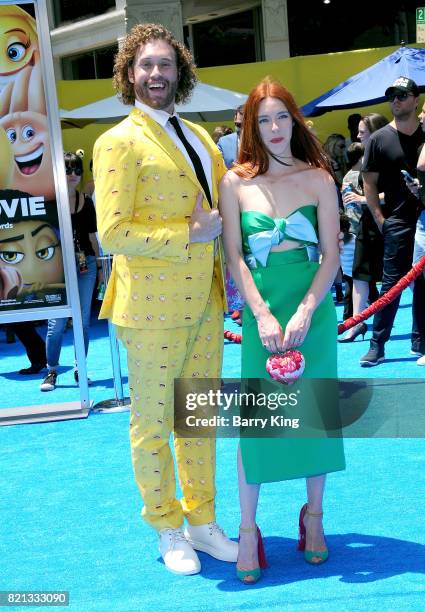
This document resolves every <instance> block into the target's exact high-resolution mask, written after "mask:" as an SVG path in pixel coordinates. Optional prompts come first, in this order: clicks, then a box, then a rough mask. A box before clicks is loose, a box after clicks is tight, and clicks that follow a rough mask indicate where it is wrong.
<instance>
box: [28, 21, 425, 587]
mask: <svg viewBox="0 0 425 612" xmlns="http://www.w3.org/2000/svg"><path fill="white" fill-rule="evenodd" d="M195 83H196V76H195V72H194V64H193V60H192V57H191V55H190V53H189V51H188V50H187V49H186V47H185V46H184V45H183V44H181V43H180V42H178V41H177V40H176V39H175V38H174V37H173V36H172V34H171V33H170V32H169V31H168V30H166V29H165V28H164V27H163V26H160V25H155V24H143V25H137V26H135V27H134V28H133V29H132V30H131V32H130V33H129V34H128V35H127V37H126V38H125V40H124V41H123V42H122V45H121V46H120V49H119V51H118V53H117V56H116V58H115V64H114V85H115V88H116V90H117V93H118V95H119V96H120V98H121V100H122V101H123V102H124V103H125V104H129V105H133V106H134V108H133V109H132V111H131V112H130V114H129V116H128V117H126V118H125V119H124V120H123V121H122V122H120V123H119V124H118V125H116V126H114V127H113V128H112V129H110V130H108V131H106V132H105V133H104V134H102V136H101V137H100V138H99V139H98V140H97V141H96V143H95V146H94V153H93V172H94V179H95V193H96V212H95V209H94V205H93V201H92V199H91V198H90V197H89V196H88V195H85V194H84V193H81V192H80V191H79V189H78V188H79V185H80V183H81V178H82V162H81V159H80V158H79V156H78V155H76V154H74V153H67V154H66V155H65V167H66V176H67V185H68V196H69V204H70V212H71V219H72V228H73V235H74V246H75V254H76V266H77V276H78V282H79V284H78V286H79V292H80V302H81V310H82V318H83V327H84V338H85V348H86V352H87V349H88V344H89V334H88V325H89V319H90V304H91V298H92V294H93V289H94V286H95V283H96V278H97V279H98V280H100V275H101V270H100V265H99V263H97V262H98V259H97V258H98V254H99V251H98V243H97V238H96V232H98V233H99V238H100V241H101V244H102V247H103V249H104V250H105V252H108V253H111V254H113V255H114V264H113V267H112V273H111V277H110V279H109V282H108V286H107V289H106V294H105V297H104V300H103V304H102V308H101V311H100V317H101V318H109V319H110V320H111V321H112V322H113V323H114V324H115V326H116V329H117V335H118V337H119V338H120V340H121V342H122V343H123V345H124V347H125V348H126V350H127V357H128V376H129V389H130V396H131V413H130V443H131V454H132V461H133V467H134V474H135V479H136V483H137V486H138V488H139V490H140V493H141V496H142V498H143V503H144V506H143V510H142V516H143V519H144V520H145V521H146V522H147V523H148V524H149V525H150V526H151V527H152V528H154V529H155V530H156V531H157V532H158V536H159V550H160V553H161V555H162V558H163V560H164V563H165V566H166V567H167V569H168V570H170V571H171V572H174V573H178V574H184V575H187V574H195V573H197V572H199V571H200V568H201V565H200V560H199V557H198V555H197V554H196V551H197V550H200V551H203V552H206V553H208V554H210V555H212V556H213V557H215V558H217V559H220V560H222V561H225V562H233V563H236V568H237V576H238V578H239V579H240V580H241V581H242V582H243V583H245V584H252V583H255V582H256V581H257V580H258V579H259V578H260V575H261V569H262V568H263V567H265V564H266V562H265V551H264V547H263V544H262V538H261V533H260V530H259V528H258V526H257V523H256V511H257V504H258V499H259V492H260V486H261V484H262V483H263V482H277V481H282V480H292V479H294V478H305V479H306V498H307V502H306V503H305V504H303V505H302V508H301V511H300V515H299V525H300V540H299V549H300V550H302V551H303V552H304V557H305V560H306V561H307V562H309V563H311V564H314V565H318V564H321V563H323V562H324V561H326V559H327V557H328V549H327V545H326V540H325V537H324V532H323V526H322V516H323V505H322V502H323V495H324V486H325V478H326V474H328V473H332V472H335V471H338V470H343V469H344V468H345V459H344V449H343V443H342V440H341V438H338V437H334V438H332V437H329V436H328V435H327V431H326V423H323V424H322V429H323V432H324V435H323V436H318V437H317V438H314V439H312V438H304V439H303V438H299V439H295V438H294V439H288V438H283V437H281V438H274V439H270V438H259V437H242V438H241V440H240V445H239V449H238V475H239V494H240V509H241V521H240V531H239V544H237V543H236V542H234V541H232V540H230V539H229V538H228V537H227V536H226V534H225V533H224V531H223V530H222V529H221V528H220V526H219V525H218V524H217V522H216V519H215V502H214V500H215V485H214V469H215V439H214V436H213V435H210V436H209V437H205V436H201V435H199V431H198V435H197V432H196V430H194V432H193V436H191V437H185V436H183V435H181V433H180V432H179V431H177V430H176V429H175V427H174V397H173V382H174V380H175V379H180V378H182V379H185V378H188V379H198V380H199V379H219V378H220V375H221V367H222V356H223V337H222V329H223V312H224V311H226V310H227V301H226V272H225V270H224V267H223V262H224V261H225V262H226V264H227V269H228V273H229V275H228V277H227V286H228V284H229V282H230V277H231V279H232V282H233V283H234V287H235V288H236V290H237V291H238V294H239V296H240V299H241V300H242V302H243V304H244V306H243V318H242V332H243V333H242V336H243V342H242V372H241V375H242V378H244V379H264V378H267V371H266V360H267V357H268V356H269V355H270V354H273V353H283V352H285V351H287V350H288V349H300V350H301V351H302V353H303V354H304V355H305V356H306V369H305V372H304V376H305V377H306V378H336V377H337V320H336V311H335V307H334V303H333V300H332V298H331V294H330V289H331V287H332V284H333V283H334V281H335V279H336V278H337V279H338V276H337V275H338V273H339V274H340V277H339V278H340V279H342V277H344V278H345V281H346V287H347V288H348V290H346V296H345V297H346V298H348V300H347V304H346V305H345V306H346V308H345V315H346V316H349V315H350V314H352V313H354V314H356V313H358V312H360V311H361V310H362V309H363V308H364V307H365V305H366V303H367V302H368V301H369V302H371V301H374V300H376V298H377V296H378V293H377V289H376V283H381V291H380V295H383V294H385V293H386V292H387V291H388V290H389V289H390V288H391V287H392V286H393V285H394V284H395V283H396V282H397V281H398V280H399V279H400V278H401V277H402V276H403V275H404V274H405V273H406V272H407V271H408V270H409V269H410V268H411V266H412V262H413V261H414V260H417V259H418V258H419V257H420V256H421V255H423V253H424V226H425V223H424V213H423V207H422V203H423V189H422V183H421V181H418V180H414V178H415V176H416V173H417V169H418V170H419V174H418V176H419V178H420V179H421V180H422V177H423V174H421V173H423V172H425V148H422V150H421V147H422V145H423V143H424V142H425V124H424V122H423V119H424V116H425V106H424V107H423V109H422V111H421V112H420V114H419V118H418V116H417V113H418V110H417V108H418V104H419V90H418V87H417V85H416V83H414V82H413V81H412V80H411V79H409V78H406V77H403V76H401V77H400V78H398V79H397V80H396V81H395V82H394V83H392V84H389V85H388V86H387V88H386V90H385V96H386V98H387V100H388V103H389V112H390V113H391V115H392V118H391V121H390V122H388V121H387V120H386V118H385V117H382V116H380V115H377V114H375V113H372V114H368V115H365V116H357V117H354V119H353V117H351V119H350V122H349V127H350V143H349V146H348V149H347V142H346V138H345V137H344V136H343V135H341V134H332V135H331V136H329V138H328V139H327V140H326V142H325V143H324V144H323V145H322V143H321V142H320V141H319V139H318V138H317V136H316V135H315V133H314V126H311V125H307V123H306V121H305V120H304V118H303V116H302V113H301V111H300V109H299V108H298V106H297V104H296V102H295V100H294V98H293V96H292V95H291V93H290V92H289V91H288V90H287V89H286V88H285V87H284V86H283V85H282V84H280V83H279V82H277V81H275V80H273V79H270V78H266V79H264V80H263V81H261V82H260V83H259V84H258V85H257V86H256V87H254V88H253V89H252V91H251V92H250V94H249V96H248V99H247V102H246V104H245V105H244V107H243V108H239V109H237V111H236V114H235V122H234V123H235V128H236V129H235V132H232V133H230V134H224V133H223V132H224V130H223V129H221V130H216V133H215V137H216V138H217V146H216V144H214V142H213V141H212V139H211V138H210V136H209V135H208V133H207V132H206V131H205V130H204V129H203V128H201V127H200V126H198V125H196V124H193V123H190V122H188V121H184V120H182V119H181V118H180V117H179V116H178V114H177V113H176V112H175V104H176V103H181V102H184V101H185V100H186V99H187V98H188V97H189V96H190V94H191V92H192V90H193V87H194V85H195ZM357 120H358V123H357V133H356V129H355V126H354V124H355V122H356V121H357ZM219 134H220V135H221V136H220V137H218V135H219ZM402 171H404V172H405V173H407V174H403V173H402ZM410 175H413V178H412V179H410V178H409V177H410ZM405 177H406V178H405ZM421 211H422V212H421ZM344 220H345V224H344V223H343V221H344ZM341 225H342V227H343V228H344V242H345V248H344V249H343V264H342V269H340V258H339V250H341V247H340V246H339V240H340V237H341V234H340V227H341ZM222 239H223V242H222ZM223 246H224V249H223ZM312 253H313V255H312ZM314 253H315V254H316V255H314ZM317 254H318V255H317ZM337 282H339V281H337ZM412 290H413V307H412V310H413V317H412V344H411V350H412V352H413V353H414V354H415V355H417V356H418V357H419V360H418V364H419V365H424V358H425V302H424V300H425V278H424V276H423V275H421V276H420V277H419V278H418V279H417V280H416V281H415V283H414V287H413V288H412ZM398 304H399V298H398V299H395V300H394V301H393V302H391V303H390V304H389V305H387V306H385V308H383V309H382V310H381V311H380V312H378V313H377V314H376V315H375V317H374V320H373V325H372V338H371V341H370V348H369V350H368V352H367V353H366V354H365V355H364V356H363V357H362V358H361V360H360V364H361V365H362V366H376V365H378V364H380V363H382V361H384V359H385V343H386V342H387V341H388V340H389V338H390V335H391V329H392V325H393V322H394V318H395V315H396V312H397V308H398ZM65 324H66V321H65V320H64V319H63V320H62V319H56V320H51V321H49V323H48V332H47V343H46V358H45V360H43V359H42V357H41V356H37V367H38V366H44V365H45V364H47V367H48V373H47V376H46V377H45V378H44V380H43V382H42V384H41V389H42V390H44V391H47V390H52V389H54V388H55V386H56V382H57V366H58V363H59V355H60V349H61V343H62V337H63V332H64V328H65ZM365 332H366V327H365V325H364V324H362V325H361V326H359V327H356V328H353V329H352V330H349V331H348V332H347V334H346V335H345V336H344V337H343V338H342V339H341V340H342V341H343V342H352V341H354V340H355V339H356V337H358V336H359V335H360V334H362V335H363V336H364V334H365ZM317 347H320V359H317V350H318V348H317ZM40 369H41V368H40ZM75 379H76V381H77V382H78V369H77V365H76V369H75ZM324 409H325V408H324V406H323V405H321V403H320V401H319V400H318V402H317V406H315V407H312V411H313V413H314V415H313V416H314V418H315V419H316V418H319V416H320V415H322V413H323V410H324ZM325 420H326V419H325ZM172 433H173V434H174V448H175V456H176V470H177V476H178V478H179V481H180V485H181V489H182V494H183V497H182V499H181V500H177V499H176V490H175V489H176V470H175V467H174V462H173V458H172V453H171V448H170V436H171V434H172ZM282 458H284V459H282ZM185 520H186V521H187V524H186V528H185V529H184V530H183V523H184V521H185Z"/></svg>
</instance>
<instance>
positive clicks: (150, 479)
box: [117, 327, 190, 531]
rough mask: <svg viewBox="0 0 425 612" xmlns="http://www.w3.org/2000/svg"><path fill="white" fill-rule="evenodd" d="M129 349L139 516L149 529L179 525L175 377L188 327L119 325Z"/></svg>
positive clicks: (181, 513) (132, 453) (121, 335)
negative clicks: (174, 454) (171, 442)
mask: <svg viewBox="0 0 425 612" xmlns="http://www.w3.org/2000/svg"><path fill="white" fill-rule="evenodd" d="M117 332H118V336H119V338H120V339H121V340H122V342H123V344H124V346H125V347H126V349H127V359H128V379H129V388H130V398H131V415H130V443H131V455H132V461H133V468H134V474H135V478H136V483H137V485H138V487H139V490H140V493H141V495H142V498H143V502H144V507H143V510H142V517H143V519H144V520H145V521H146V522H147V523H148V524H149V525H151V526H152V527H154V528H155V529H157V530H158V531H160V530H161V529H166V528H171V529H177V528H178V527H181V525H182V524H183V518H184V517H183V511H182V507H181V504H180V502H179V501H178V500H177V499H176V486H175V484H176V483H175V475H174V461H173V457H172V454H171V449H170V445H169V440H170V433H171V431H172V430H173V425H174V414H173V399H174V398H173V381H174V378H177V377H179V376H180V374H181V370H182V367H183V363H184V359H185V355H186V344H187V339H188V336H189V333H190V328H189V327H188V328H185V327H181V328H176V329H172V330H171V329H165V330H145V329H132V328H125V327H119V328H117Z"/></svg>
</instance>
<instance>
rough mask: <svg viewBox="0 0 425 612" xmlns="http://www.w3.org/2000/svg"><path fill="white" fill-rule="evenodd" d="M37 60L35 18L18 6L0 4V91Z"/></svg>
mask: <svg viewBox="0 0 425 612" xmlns="http://www.w3.org/2000/svg"><path fill="white" fill-rule="evenodd" d="M37 62H38V36H37V30H36V24H35V20H34V19H33V17H31V15H29V14H28V13H27V12H26V11H24V10H23V9H21V8H20V7H19V6H15V5H9V6H0V93H1V92H2V90H3V89H4V88H5V87H6V85H7V84H8V83H11V82H12V81H14V80H15V79H16V77H17V74H18V73H19V72H20V71H21V70H23V69H24V68H25V67H27V66H34V65H35V64H36V63H37Z"/></svg>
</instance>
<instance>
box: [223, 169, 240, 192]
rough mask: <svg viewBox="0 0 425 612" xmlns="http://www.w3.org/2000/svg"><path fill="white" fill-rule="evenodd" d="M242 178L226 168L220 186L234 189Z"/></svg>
mask: <svg viewBox="0 0 425 612" xmlns="http://www.w3.org/2000/svg"><path fill="white" fill-rule="evenodd" d="M241 181H242V178H241V177H240V176H238V175H237V174H236V172H233V171H232V170H228V171H227V172H226V174H225V175H224V176H223V178H222V179H221V181H220V183H221V186H224V187H228V188H231V189H235V188H237V187H239V185H240V184H241Z"/></svg>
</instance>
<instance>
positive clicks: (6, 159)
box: [0, 127, 14, 189]
mask: <svg viewBox="0 0 425 612" xmlns="http://www.w3.org/2000/svg"><path fill="white" fill-rule="evenodd" d="M13 165H14V158H13V151H12V147H11V145H10V142H9V139H8V137H7V134H6V132H5V131H4V129H3V128H2V127H0V189H6V188H7V187H9V186H10V184H11V180H12V174H13Z"/></svg>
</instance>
